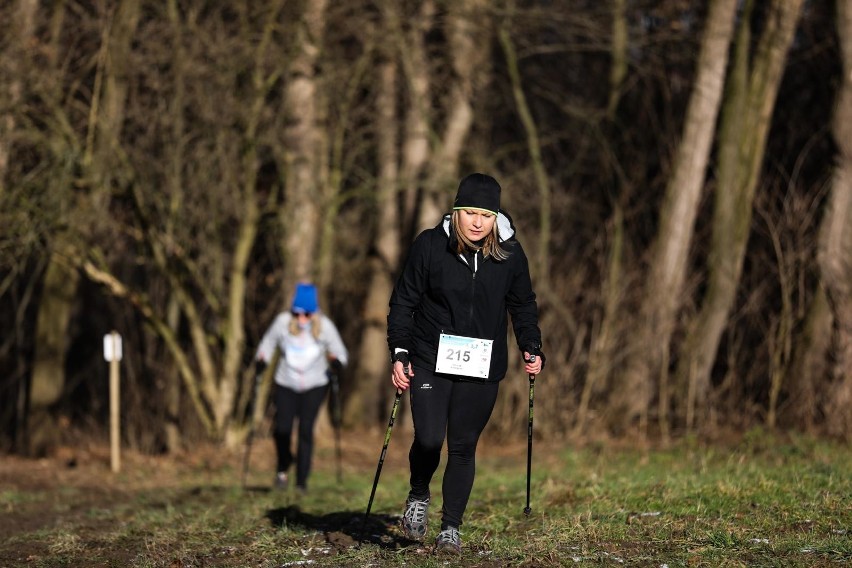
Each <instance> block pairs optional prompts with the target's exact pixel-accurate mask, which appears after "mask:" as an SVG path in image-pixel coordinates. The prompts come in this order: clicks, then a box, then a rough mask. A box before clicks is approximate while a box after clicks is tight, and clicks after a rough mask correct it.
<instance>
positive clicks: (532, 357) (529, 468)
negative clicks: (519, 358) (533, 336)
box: [524, 355, 535, 517]
mask: <svg viewBox="0 0 852 568" xmlns="http://www.w3.org/2000/svg"><path fill="white" fill-rule="evenodd" d="M534 362H535V355H530V363H534ZM529 378H530V418H529V423H528V424H527V506H526V507H524V515H526V516H527V517H529V516H530V513H532V509H530V474H531V473H532V446H533V438H532V437H533V397H534V394H535V375H530V376H529Z"/></svg>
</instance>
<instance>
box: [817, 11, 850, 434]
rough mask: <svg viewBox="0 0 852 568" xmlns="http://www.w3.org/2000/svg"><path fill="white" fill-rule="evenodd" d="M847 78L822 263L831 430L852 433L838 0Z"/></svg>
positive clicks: (845, 135)
mask: <svg viewBox="0 0 852 568" xmlns="http://www.w3.org/2000/svg"><path fill="white" fill-rule="evenodd" d="M837 35H838V37H839V38H840V46H841V60H842V71H843V72H842V81H841V83H840V86H839V87H838V100H837V107H836V108H835V111H834V123H833V129H832V130H833V135H834V141H835V144H836V145H837V158H836V165H835V169H834V176H833V178H832V182H831V196H830V198H829V203H828V210H827V212H826V216H825V218H824V220H823V224H822V227H821V229H820V246H819V253H818V259H819V266H820V270H821V276H822V280H823V284H824V286H825V289H826V294H827V297H828V301H829V305H830V307H831V312H832V315H833V316H834V330H833V335H834V337H833V344H834V345H833V351H834V358H833V362H832V367H831V369H830V370H829V374H830V377H829V381H828V383H827V384H826V385H825V387H824V390H825V407H824V414H825V425H826V429H827V431H828V432H829V433H830V434H832V435H834V436H838V437H842V438H845V439H850V438H852V1H850V0H838V1H837Z"/></svg>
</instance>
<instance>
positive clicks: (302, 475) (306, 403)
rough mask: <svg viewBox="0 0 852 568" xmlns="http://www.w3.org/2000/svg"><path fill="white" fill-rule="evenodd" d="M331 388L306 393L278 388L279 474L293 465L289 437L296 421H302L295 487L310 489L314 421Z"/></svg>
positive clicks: (277, 443)
mask: <svg viewBox="0 0 852 568" xmlns="http://www.w3.org/2000/svg"><path fill="white" fill-rule="evenodd" d="M327 389H328V385H323V386H321V387H316V388H313V389H310V390H307V391H305V392H296V391H294V390H293V389H289V388H287V387H282V386H281V385H279V384H276V385H275V449H276V450H277V452H278V469H277V471H287V470H288V469H289V468H290V464H292V463H293V453H292V452H291V451H290V437H291V434H292V432H293V419H295V418H298V419H299V441H298V449H297V450H296V486H297V487H307V484H308V474H309V473H310V471H311V455H312V454H313V451H314V422H315V421H316V419H317V414H318V413H319V409H320V406H321V405H322V401H323V399H325V391H326V390H327Z"/></svg>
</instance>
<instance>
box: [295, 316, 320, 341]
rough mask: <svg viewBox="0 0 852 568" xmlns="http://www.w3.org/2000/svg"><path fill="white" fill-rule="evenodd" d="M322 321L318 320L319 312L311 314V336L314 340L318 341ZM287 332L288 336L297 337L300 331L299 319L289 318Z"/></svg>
mask: <svg viewBox="0 0 852 568" xmlns="http://www.w3.org/2000/svg"><path fill="white" fill-rule="evenodd" d="M321 324H322V321H321V320H320V315H319V312H314V313H312V314H311V335H312V336H313V338H314V339H319V336H320V331H321V330H320V327H321ZM287 331H289V332H290V335H299V333H300V332H301V330H300V329H299V319H298V318H297V317H296V316H295V315H293V317H291V318H290V325H289V326H288V329H287Z"/></svg>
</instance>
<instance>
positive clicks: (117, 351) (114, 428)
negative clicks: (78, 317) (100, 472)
mask: <svg viewBox="0 0 852 568" xmlns="http://www.w3.org/2000/svg"><path fill="white" fill-rule="evenodd" d="M104 359H106V360H107V362H109V453H110V468H111V469H112V471H113V472H114V473H118V472H119V471H120V470H121V455H120V453H119V439H120V436H119V434H120V430H119V405H118V401H119V398H120V397H119V390H118V362H119V361H121V336H120V335H119V334H118V332H117V331H112V332H110V333H108V334H107V335H104Z"/></svg>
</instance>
